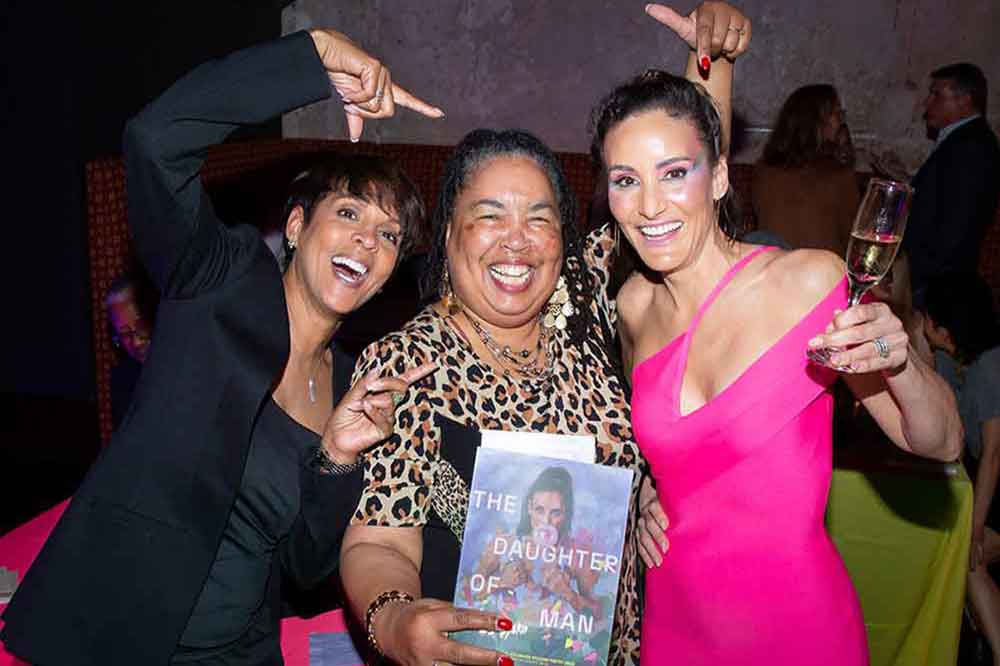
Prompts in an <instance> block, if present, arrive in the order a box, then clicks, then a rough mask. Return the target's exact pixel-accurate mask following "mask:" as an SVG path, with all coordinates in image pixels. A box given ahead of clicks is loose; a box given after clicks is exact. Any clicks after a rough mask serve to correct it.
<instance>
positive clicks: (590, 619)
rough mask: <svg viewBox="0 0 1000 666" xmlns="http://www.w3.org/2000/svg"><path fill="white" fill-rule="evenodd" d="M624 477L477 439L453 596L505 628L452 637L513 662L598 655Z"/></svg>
mask: <svg viewBox="0 0 1000 666" xmlns="http://www.w3.org/2000/svg"><path fill="white" fill-rule="evenodd" d="M631 485H632V471H631V470H627V469H620V468H614V467H606V466H603V465H595V464H591V463H586V462H579V461H572V460H563V459H557V458H547V457H541V456H533V455H525V454H518V453H512V452H510V451H504V450H499V449H490V448H480V450H479V452H478V454H477V456H476V467H475V472H474V474H473V479H472V488H471V489H470V498H469V513H468V517H467V518H466V523H465V535H464V538H463V541H462V556H461V563H460V565H459V572H458V580H457V582H456V585H455V605H456V606H459V607H463V608H476V609H480V610H485V611H489V612H495V613H499V614H502V615H505V616H507V617H509V618H511V620H512V621H513V624H514V628H513V629H512V630H511V631H507V632H495V633H494V632H478V631H465V632H458V633H456V634H455V635H454V636H453V637H454V638H455V639H456V640H459V641H464V642H466V643H472V644H475V645H480V646H482V647H485V648H488V649H491V650H500V651H501V652H504V653H505V654H509V655H510V656H511V657H512V658H513V659H514V661H515V663H517V664H518V666H523V665H525V664H529V665H530V664H538V665H544V666H570V665H571V664H581V665H584V664H586V665H587V666H601V665H602V664H606V663H607V656H608V647H609V643H610V639H611V625H612V622H613V619H614V608H615V602H616V600H617V596H618V579H619V578H620V575H621V568H620V565H621V558H622V548H623V545H624V541H625V523H626V520H627V518H628V506H629V492H630V488H631Z"/></svg>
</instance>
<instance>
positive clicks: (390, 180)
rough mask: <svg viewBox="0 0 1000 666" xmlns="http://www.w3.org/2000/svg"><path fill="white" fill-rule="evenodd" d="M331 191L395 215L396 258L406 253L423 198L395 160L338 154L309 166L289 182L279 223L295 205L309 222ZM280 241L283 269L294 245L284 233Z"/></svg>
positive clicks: (416, 229) (421, 216)
mask: <svg viewBox="0 0 1000 666" xmlns="http://www.w3.org/2000/svg"><path fill="white" fill-rule="evenodd" d="M331 194H340V195H350V196H353V197H356V198H358V199H361V200H362V201H365V202H367V203H369V204H374V205H376V206H378V207H379V208H381V209H382V210H383V211H385V212H386V213H391V214H393V215H395V216H396V218H397V220H398V221H399V226H400V227H401V228H402V232H403V233H402V240H401V242H400V246H399V258H400V259H401V258H403V257H405V256H406V255H407V253H408V252H409V251H410V249H411V248H412V246H413V240H414V238H415V237H416V236H417V234H418V233H419V230H420V225H421V224H423V221H424V216H425V213H424V202H423V199H422V198H421V197H420V192H419V190H418V189H417V186H416V185H414V184H413V181H412V180H410V178H409V176H407V175H406V173H405V172H404V171H403V169H402V168H401V167H400V166H399V165H398V164H396V162H394V161H393V160H391V159H389V158H386V157H380V156H376V155H338V156H336V157H331V158H326V159H324V160H323V161H322V162H320V163H318V164H315V165H313V166H311V167H310V168H309V169H307V170H305V171H303V172H302V173H300V174H299V175H298V176H296V177H295V178H294V179H293V180H292V183H291V185H289V187H288V198H287V200H286V203H285V209H284V211H283V214H282V217H281V222H282V224H284V223H285V221H286V220H287V219H288V216H289V215H290V214H291V212H292V210H294V209H295V207H296V206H301V207H302V213H303V217H304V218H305V223H306V224H309V222H311V221H312V214H313V210H314V209H315V208H316V206H317V205H319V203H320V202H322V201H323V199H325V198H326V197H327V196H329V195H331ZM282 244H283V247H284V266H283V268H284V269H286V270H287V268H288V266H289V264H291V262H292V255H293V254H294V252H295V248H293V247H292V246H291V245H290V244H289V242H288V237H287V236H285V237H284V238H283V242H282ZM397 261H398V260H397Z"/></svg>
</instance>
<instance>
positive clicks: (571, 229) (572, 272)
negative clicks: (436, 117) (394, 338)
mask: <svg viewBox="0 0 1000 666" xmlns="http://www.w3.org/2000/svg"><path fill="white" fill-rule="evenodd" d="M505 156H519V157H526V158H528V159H531V160H533V161H534V162H535V163H536V164H538V166H539V167H540V168H541V170H542V171H543V172H544V173H545V175H546V177H547V178H548V180H549V184H550V185H551V186H552V191H553V193H554V194H555V196H556V203H557V204H558V206H559V218H560V221H561V223H562V224H561V226H562V242H563V265H562V269H561V271H560V273H561V275H562V276H563V277H564V278H565V279H566V286H567V288H568V289H569V295H570V300H571V301H572V303H573V305H574V307H575V308H576V314H574V315H573V316H572V317H569V318H568V323H567V330H568V332H569V336H570V341H571V343H572V344H575V345H579V346H582V345H583V344H584V342H586V340H587V336H588V330H589V327H590V325H591V323H592V321H593V315H592V314H591V308H590V302H591V299H592V298H593V296H592V294H593V284H592V280H591V277H590V273H589V272H588V271H587V270H586V267H585V266H586V264H585V263H584V260H583V241H582V238H581V236H580V230H579V228H578V226H577V220H576V197H575V195H574V194H573V190H572V189H571V188H570V186H569V183H568V182H567V181H566V177H565V176H564V175H563V172H562V168H561V167H560V166H559V160H558V159H557V158H556V156H555V154H554V153H553V152H552V151H551V150H549V148H548V146H546V145H545V144H544V143H543V142H542V141H541V140H540V139H539V138H537V137H536V136H534V135H533V134H530V133H529V132H526V131H524V130H491V129H477V130H473V131H471V132H469V133H468V134H466V135H465V137H464V138H463V139H462V140H461V141H460V142H459V144H458V146H456V147H455V152H454V153H452V155H451V157H450V158H449V159H448V162H447V163H446V164H445V167H444V177H443V181H442V184H441V194H440V196H439V197H438V202H437V208H436V209H435V211H434V214H433V215H432V216H431V247H430V251H429V253H428V257H427V267H426V272H425V273H424V276H423V280H422V282H421V285H420V286H421V289H420V292H421V297H422V298H423V300H424V301H426V302H431V301H434V300H437V299H438V298H440V296H441V289H442V282H443V280H444V272H445V267H446V266H447V262H448V256H447V248H446V247H445V238H446V235H447V231H448V227H449V225H450V224H451V221H452V218H453V216H454V213H455V202H456V200H457V199H458V197H459V195H460V194H461V192H462V190H463V188H465V186H466V185H467V184H468V182H469V180H470V179H471V177H472V175H473V174H474V173H475V172H476V170H477V169H479V168H481V167H482V166H483V165H485V164H486V163H488V162H490V161H491V160H494V159H496V158H498V157H505Z"/></svg>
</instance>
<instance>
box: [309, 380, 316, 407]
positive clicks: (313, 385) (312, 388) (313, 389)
mask: <svg viewBox="0 0 1000 666" xmlns="http://www.w3.org/2000/svg"><path fill="white" fill-rule="evenodd" d="M309 402H312V403H315V402H316V382H314V381H313V378H312V377H310V378H309Z"/></svg>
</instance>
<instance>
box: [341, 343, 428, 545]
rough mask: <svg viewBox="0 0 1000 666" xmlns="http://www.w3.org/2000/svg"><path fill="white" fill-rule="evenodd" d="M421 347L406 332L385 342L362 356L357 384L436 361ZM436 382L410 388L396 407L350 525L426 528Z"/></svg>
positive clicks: (369, 460) (367, 459)
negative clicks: (368, 376)
mask: <svg viewBox="0 0 1000 666" xmlns="http://www.w3.org/2000/svg"><path fill="white" fill-rule="evenodd" d="M419 347H420V346H419V345H415V344H413V341H412V340H411V339H410V336H408V335H407V334H406V331H405V330H404V331H400V332H397V333H393V334H390V335H388V336H386V337H385V338H382V339H381V340H379V341H378V342H375V343H373V344H372V345H370V346H369V347H368V348H367V349H365V351H364V352H363V353H362V355H361V357H360V358H359V359H358V363H357V365H356V366H355V369H354V377H353V381H357V380H358V379H359V378H360V377H362V376H364V375H365V373H367V372H369V371H370V370H371V369H373V368H380V372H379V375H380V376H387V375H399V374H402V373H403V372H405V371H406V370H407V369H409V368H413V367H415V366H417V365H420V364H421V363H424V362H425V361H427V360H431V359H430V357H429V355H428V354H426V351H425V350H423V349H420V348H419ZM432 379H433V375H431V377H428V378H425V379H423V380H421V381H420V382H417V383H415V384H413V385H412V386H411V387H410V389H409V390H408V391H407V392H406V393H405V394H404V396H403V401H402V402H401V403H400V404H399V406H398V407H397V409H396V424H395V429H394V432H393V434H392V436H391V437H390V438H389V439H387V440H385V441H384V442H382V443H380V444H378V445H376V446H375V447H374V448H372V449H370V450H369V451H368V452H367V453H366V454H365V455H364V457H363V459H362V460H363V464H364V468H365V481H364V487H363V490H362V492H361V499H360V500H359V502H358V507H357V510H356V511H355V512H354V517H353V519H352V520H351V524H353V525H378V526H384V527H422V526H423V525H424V524H426V522H427V512H428V509H429V501H430V498H431V488H432V481H433V478H434V474H435V468H436V466H437V460H436V453H437V448H438V447H437V439H438V437H439V435H438V433H437V431H436V428H435V427H434V420H433V419H422V418H420V415H421V414H422V413H424V412H426V411H427V408H428V404H429V403H430V402H431V401H432V400H433V389H432V388H430V386H431V385H432V384H433V381H432Z"/></svg>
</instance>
